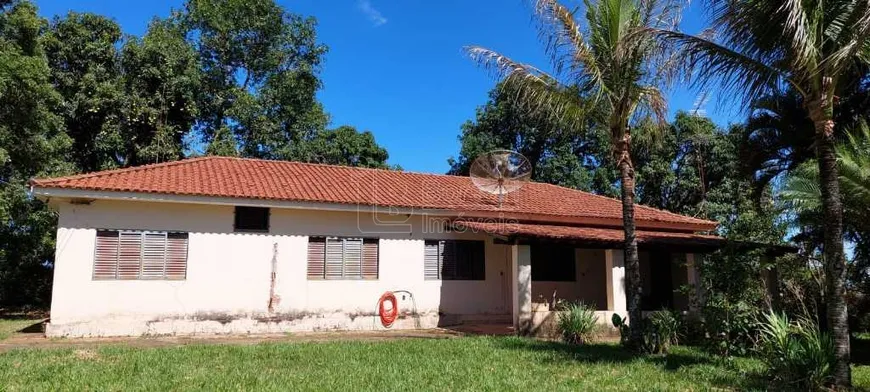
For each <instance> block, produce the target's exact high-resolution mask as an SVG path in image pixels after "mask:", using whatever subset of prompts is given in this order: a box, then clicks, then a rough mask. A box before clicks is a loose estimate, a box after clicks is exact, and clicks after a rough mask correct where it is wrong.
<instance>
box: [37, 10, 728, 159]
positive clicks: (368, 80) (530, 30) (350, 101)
mask: <svg viewBox="0 0 870 392" xmlns="http://www.w3.org/2000/svg"><path fill="white" fill-rule="evenodd" d="M35 1H36V3H37V5H38V6H39V7H40V13H41V14H42V15H43V16H45V17H49V18H51V17H53V16H54V15H58V14H60V15H62V14H65V13H66V12H67V11H69V10H75V11H82V12H95V13H99V14H102V15H106V16H109V17H111V18H113V19H115V20H116V21H117V22H118V23H119V24H120V25H121V28H122V29H123V30H124V32H125V33H128V34H134V35H141V34H143V33H144V32H145V30H146V28H147V25H148V21H149V20H151V18H153V17H154V16H161V17H163V16H166V15H168V14H169V11H170V10H171V9H172V8H180V7H181V5H182V1H180V0H162V1H161V0H151V1H132V2H128V1H116V0H114V1H113V0H77V1H75V2H71V1H60V0H35ZM565 1H566V3H567V4H572V3H576V0H565ZM279 3H281V4H282V5H283V6H284V7H285V8H286V9H288V10H289V11H291V12H294V13H299V14H302V15H307V16H314V17H316V18H317V20H318V23H319V24H318V35H319V39H320V41H321V42H323V43H325V44H327V45H328V46H329V48H330V49H329V53H328V54H327V56H326V62H325V64H324V67H323V72H322V74H321V76H322V79H323V83H324V89H323V90H322V91H321V92H320V93H319V97H320V99H321V101H322V102H323V104H324V106H325V107H326V110H327V111H328V112H329V113H330V114H331V116H332V125H333V126H338V125H343V124H349V125H353V126H356V127H357V128H359V129H361V130H370V131H372V132H373V133H374V134H375V138H376V139H377V141H378V143H380V144H381V145H383V146H385V147H386V148H387V150H388V151H389V153H390V163H392V164H399V165H401V166H402V167H403V168H405V170H411V171H419V172H435V173H441V172H445V171H446V170H447V169H448V165H447V158H449V157H451V156H455V155H457V153H458V151H459V141H458V140H457V136H458V135H459V131H460V125H461V124H462V123H463V122H465V121H466V120H468V119H471V118H473V116H474V111H475V108H476V107H477V106H479V105H482V104H483V103H485V102H486V98H487V93H488V91H489V90H490V89H491V88H492V86H493V85H494V83H495V81H494V80H493V79H492V78H491V77H490V76H489V75H488V74H487V73H486V72H484V71H483V70H481V69H480V68H478V67H477V66H476V65H475V64H474V63H473V62H472V61H470V60H469V59H468V58H467V57H466V56H465V55H464V54H463V52H462V47H463V46H465V45H471V44H474V45H481V46H485V47H488V48H491V49H495V50H498V51H500V52H502V53H504V54H506V55H508V56H510V57H512V58H514V59H516V60H519V61H524V62H528V63H533V64H536V65H539V66H541V67H544V68H545V66H546V59H545V57H544V53H543V47H542V45H541V44H540V42H539V41H538V39H537V32H536V29H535V26H534V24H533V23H532V20H531V9H530V6H529V5H528V1H524V0H473V1H468V0H464V1H459V0H443V1H425V2H424V1H414V0H298V1H289V0H279ZM701 10H702V4H701V3H700V2H694V3H693V4H691V6H689V7H688V9H686V11H685V13H684V16H683V25H682V26H681V28H682V29H683V30H685V31H688V32H692V33H694V32H697V31H698V30H699V29H700V28H701V27H702V26H703V23H704V20H703V14H702V11H701ZM697 96H698V92H697V91H691V90H689V89H687V88H676V89H675V90H674V91H672V92H670V94H669V97H670V98H669V109H670V112H671V113H672V114H673V113H674V112H676V111H677V110H681V109H682V110H690V109H692V108H693V105H694V102H695V100H696V98H697ZM722 101H723V100H721V99H719V97H717V96H716V95H715V93H714V94H712V96H711V99H710V100H709V102H708V103H707V105H706V106H705V109H706V111H707V114H708V115H709V116H710V117H712V118H713V119H714V121H716V122H717V123H718V124H720V125H725V124H727V123H728V122H738V121H740V120H741V119H742V117H741V113H739V112H738V111H737V110H734V109H733V106H729V105H728V104H727V103H723V102H722Z"/></svg>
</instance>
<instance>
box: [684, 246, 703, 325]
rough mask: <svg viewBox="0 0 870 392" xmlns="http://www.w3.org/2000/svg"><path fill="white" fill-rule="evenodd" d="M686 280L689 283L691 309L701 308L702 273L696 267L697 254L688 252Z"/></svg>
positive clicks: (697, 309)
mask: <svg viewBox="0 0 870 392" xmlns="http://www.w3.org/2000/svg"><path fill="white" fill-rule="evenodd" d="M686 274H687V276H686V282H687V283H688V285H689V293H688V295H689V298H688V299H689V311H690V312H697V311H699V310H701V301H702V296H701V274H700V273H699V272H698V269H697V268H696V267H695V254H694V253H686Z"/></svg>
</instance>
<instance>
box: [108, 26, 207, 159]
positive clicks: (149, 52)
mask: <svg viewBox="0 0 870 392" xmlns="http://www.w3.org/2000/svg"><path fill="white" fill-rule="evenodd" d="M178 19H179V16H178V15H174V16H173V17H171V18H169V19H163V20H162V19H154V20H153V21H152V22H151V24H150V25H149V27H148V32H147V33H146V34H145V36H144V37H142V38H138V37H131V38H129V39H128V40H127V42H125V43H124V46H123V48H122V49H121V58H120V61H121V68H122V70H123V77H122V80H121V82H122V84H123V89H124V94H123V100H122V104H121V116H120V121H121V133H122V135H123V139H124V144H125V146H124V149H123V152H124V155H125V160H124V164H125V165H127V166H135V165H141V164H146V163H156V162H164V161H172V160H176V159H180V158H182V157H184V151H185V147H186V146H185V145H184V137H185V135H187V133H188V132H189V131H190V129H191V127H192V126H193V124H194V121H195V120H196V117H197V114H198V109H197V105H198V102H197V98H198V97H197V92H198V91H199V88H200V72H199V68H198V64H197V57H196V52H195V51H194V50H193V47H191V46H190V45H189V44H188V43H187V42H186V41H185V35H184V31H183V28H182V26H181V25H180V23H179V22H178Z"/></svg>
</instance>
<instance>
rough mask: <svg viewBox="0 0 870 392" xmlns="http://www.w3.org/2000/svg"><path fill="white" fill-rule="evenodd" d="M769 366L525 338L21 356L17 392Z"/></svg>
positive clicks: (387, 384)
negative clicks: (641, 354)
mask: <svg viewBox="0 0 870 392" xmlns="http://www.w3.org/2000/svg"><path fill="white" fill-rule="evenodd" d="M762 371H763V368H762V366H761V364H760V363H759V362H758V361H756V360H752V359H744V358H741V359H734V360H725V359H720V358H716V357H712V356H709V355H707V354H705V353H703V352H701V351H699V350H696V349H691V348H686V347H674V348H673V350H672V352H671V354H669V355H667V356H653V357H635V356H633V355H630V354H627V353H626V352H624V351H623V350H621V349H620V348H619V347H618V346H617V345H610V344H599V345H591V346H585V347H572V346H568V345H565V344H562V343H550V342H540V341H535V340H530V339H523V338H515V337H468V338H456V339H419V340H396V341H385V342H330V343H270V344H260V345H256V346H230V345H189V346H179V347H171V348H149V349H141V348H130V347H117V346H116V347H108V346H107V347H102V348H100V349H94V350H72V349H64V350H36V349H28V350H16V351H11V352H7V353H5V354H0V383H2V384H0V385H4V386H5V388H6V389H7V390H10V391H14V390H28V391H29V390H57V389H62V390H83V389H86V390H93V389H99V390H156V389H160V390H167V389H169V390H179V389H185V390H187V389H197V390H213V389H220V390H226V389H233V390H241V389H244V390H252V389H258V390H259V389H266V390H287V389H293V390H324V389H326V390H339V389H341V390H360V389H364V390H418V389H430V390H431V389H438V390H519V389H521V388H523V389H532V390H593V389H595V390H601V389H612V390H620V391H625V390H708V389H713V388H724V389H732V390H746V389H762V388H763V387H764V384H763V380H761V379H760V378H759V377H760V376H759V374H761V372H762Z"/></svg>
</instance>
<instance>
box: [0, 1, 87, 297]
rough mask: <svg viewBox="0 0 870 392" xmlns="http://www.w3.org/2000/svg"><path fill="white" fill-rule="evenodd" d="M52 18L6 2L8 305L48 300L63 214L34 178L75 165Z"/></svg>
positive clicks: (4, 267) (2, 147) (4, 260)
mask: <svg viewBox="0 0 870 392" xmlns="http://www.w3.org/2000/svg"><path fill="white" fill-rule="evenodd" d="M46 25H47V23H46V21H45V20H44V19H42V18H40V17H39V16H38V15H37V10H36V6H34V5H33V4H32V3H30V2H28V1H16V2H10V3H7V4H6V5H5V6H0V306H21V305H25V304H36V305H44V304H46V303H47V302H46V301H47V299H48V297H49V296H48V293H49V292H50V290H51V261H52V260H53V254H54V225H55V221H56V217H55V216H54V214H53V213H51V212H50V211H49V210H48V209H47V208H46V207H45V205H43V203H42V202H40V201H38V200H35V199H33V198H32V197H30V196H29V195H28V193H27V191H28V188H27V181H28V180H29V179H30V178H32V177H35V176H49V175H59V174H66V173H69V172H71V171H72V170H73V168H72V165H69V164H67V163H66V162H65V161H64V158H65V157H66V156H67V155H68V154H69V151H70V146H71V140H70V139H69V138H68V137H67V135H66V134H65V133H64V132H63V128H62V126H63V119H62V118H61V117H60V116H58V115H57V114H55V113H56V112H57V111H58V110H59V109H60V104H61V97H60V96H59V95H58V94H57V93H56V92H55V91H54V89H53V86H52V84H51V82H50V70H49V64H48V61H47V60H46V57H45V53H44V51H43V45H42V40H41V38H40V35H39V33H40V31H41V30H43V29H44V28H45V27H46Z"/></svg>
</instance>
